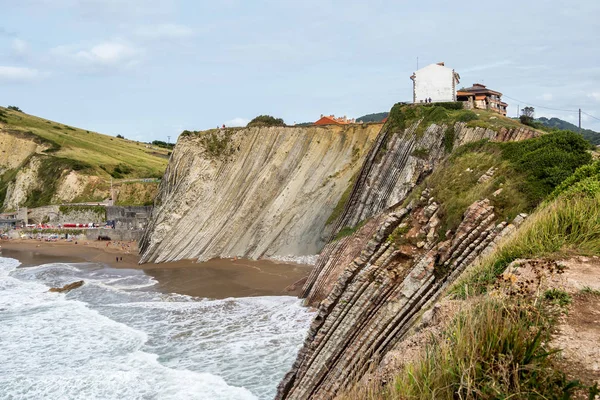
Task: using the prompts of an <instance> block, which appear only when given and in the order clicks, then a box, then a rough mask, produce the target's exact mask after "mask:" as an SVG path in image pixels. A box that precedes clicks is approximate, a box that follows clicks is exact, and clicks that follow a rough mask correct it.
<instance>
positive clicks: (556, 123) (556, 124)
mask: <svg viewBox="0 0 600 400" xmlns="http://www.w3.org/2000/svg"><path fill="white" fill-rule="evenodd" d="M535 121H536V122H539V123H541V124H542V125H544V126H545V127H547V128H551V129H558V130H564V131H571V132H579V127H578V126H576V125H573V124H572V123H570V122H567V121H564V120H562V119H559V118H555V117H553V118H550V119H548V118H546V117H540V118H537V119H536V120H535ZM581 134H582V135H583V138H584V139H585V140H587V141H588V142H590V143H592V144H595V145H600V133H599V132H596V131H593V130H591V129H582V130H581Z"/></svg>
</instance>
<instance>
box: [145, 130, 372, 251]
mask: <svg viewBox="0 0 600 400" xmlns="http://www.w3.org/2000/svg"><path fill="white" fill-rule="evenodd" d="M381 126H382V125H381V124H367V125H351V126H325V127H314V126H313V127H261V128H244V129H232V130H229V129H227V130H225V129H223V130H213V131H208V132H201V133H196V134H190V135H187V136H182V137H181V138H180V139H179V141H178V143H177V146H176V148H175V151H174V152H173V154H172V156H171V160H170V162H169V166H168V167H167V171H166V172H165V175H164V178H163V180H162V182H161V185H160V188H159V195H158V197H157V199H156V204H155V209H154V212H153V216H152V220H151V222H150V223H149V225H148V228H147V230H146V233H145V235H144V237H143V238H142V240H141V242H140V249H141V254H142V262H163V261H175V260H180V259H198V260H200V261H203V260H208V259H210V258H215V257H236V256H237V257H247V258H254V259H256V258H259V257H269V256H275V255H281V256H288V255H294V256H302V255H310V254H316V253H318V252H319V251H320V250H321V249H322V248H323V246H324V245H325V243H326V240H327V237H328V232H327V227H326V221H327V219H328V218H329V216H330V215H331V213H332V211H333V209H334V207H335V206H336V204H337V203H338V201H339V199H340V198H341V197H342V194H343V193H344V192H345V191H346V190H347V189H348V187H349V185H350V181H351V178H352V176H353V175H355V174H356V173H357V171H358V169H359V168H360V166H361V165H362V163H363V160H364V156H365V155H366V153H367V152H368V150H369V148H370V147H371V146H372V144H373V142H374V141H375V139H376V137H377V134H378V133H379V131H380V129H381ZM329 229H331V228H329Z"/></svg>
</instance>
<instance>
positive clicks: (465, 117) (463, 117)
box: [456, 110, 479, 122]
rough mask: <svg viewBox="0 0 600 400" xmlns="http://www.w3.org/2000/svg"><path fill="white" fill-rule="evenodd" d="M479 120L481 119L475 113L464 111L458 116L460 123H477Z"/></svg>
mask: <svg viewBox="0 0 600 400" xmlns="http://www.w3.org/2000/svg"><path fill="white" fill-rule="evenodd" d="M478 118H479V117H478V116H477V114H475V113H474V112H473V111H471V110H464V111H461V112H460V113H459V114H458V116H457V117H456V120H457V121H459V122H469V121H475V120H476V119H478Z"/></svg>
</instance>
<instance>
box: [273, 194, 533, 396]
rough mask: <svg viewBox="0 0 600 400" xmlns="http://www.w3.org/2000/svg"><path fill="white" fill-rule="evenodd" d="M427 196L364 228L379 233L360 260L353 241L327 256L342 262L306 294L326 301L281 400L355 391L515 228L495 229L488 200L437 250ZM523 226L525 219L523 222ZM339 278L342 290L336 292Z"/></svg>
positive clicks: (435, 223)
mask: <svg viewBox="0 0 600 400" xmlns="http://www.w3.org/2000/svg"><path fill="white" fill-rule="evenodd" d="M427 195H428V194H427V193H426V192H425V193H424V196H423V198H422V201H421V202H420V203H418V204H416V205H415V206H413V205H412V204H411V205H409V206H408V207H406V208H401V209H399V210H396V211H394V212H390V213H388V214H387V215H386V216H385V217H383V218H381V219H380V221H379V223H378V224H377V227H376V228H374V227H373V226H370V225H369V224H367V225H365V226H363V227H362V228H361V229H360V230H359V232H358V235H365V234H367V233H368V232H372V231H374V233H373V234H372V236H371V237H370V239H369V240H368V242H367V243H366V245H364V246H358V248H360V249H361V250H360V254H359V255H358V256H357V257H356V258H354V259H353V260H352V261H350V262H346V260H347V258H348V257H349V256H350V254H351V251H350V250H349V249H348V247H349V246H348V243H349V241H351V240H353V239H352V238H347V239H345V240H344V241H343V242H342V243H338V244H337V245H336V246H335V248H333V247H329V248H328V249H327V250H328V252H327V253H324V257H327V258H329V259H337V260H338V263H335V266H332V265H327V263H325V264H324V265H325V268H330V271H329V273H325V274H324V275H323V274H320V273H319V272H317V273H316V275H317V276H318V279H313V281H312V283H308V284H307V286H306V287H305V288H306V289H307V292H306V293H305V294H306V295H307V298H308V299H309V300H310V301H311V302H313V303H315V302H318V301H320V300H321V298H322V297H323V296H325V297H324V298H323V299H322V301H320V304H319V306H318V314H317V316H316V317H315V319H314V321H313V323H312V325H311V327H310V330H309V333H308V336H307V338H306V341H305V344H304V346H303V347H302V349H301V350H300V352H299V354H298V358H297V360H296V362H295V363H294V366H293V368H292V371H290V372H289V373H288V374H287V375H286V377H285V379H284V380H283V381H282V382H281V384H280V386H279V388H278V395H277V399H331V398H333V397H335V395H336V394H337V393H338V392H339V391H340V389H343V388H347V387H349V386H350V385H352V384H353V383H354V382H356V380H357V379H359V378H360V377H361V376H363V375H364V374H365V373H366V372H367V370H369V368H371V367H373V366H376V365H377V363H378V361H379V360H381V359H382V358H383V357H384V356H385V355H386V354H387V353H388V352H389V351H391V350H392V349H393V348H394V346H395V345H396V344H397V343H398V342H399V341H401V340H402V339H403V338H404V337H405V335H406V333H407V331H408V330H409V328H410V327H411V326H412V324H413V323H414V321H415V319H416V318H417V317H418V315H419V313H420V311H421V310H422V309H423V308H424V307H425V306H426V305H427V304H429V303H430V302H432V301H435V299H436V298H437V296H439V294H440V293H441V292H442V290H443V289H444V288H445V287H446V286H447V285H448V284H449V283H450V282H452V281H453V280H454V279H455V278H456V277H457V276H458V275H459V274H460V272H461V271H462V270H464V268H465V267H466V266H467V265H469V264H470V263H471V262H473V260H474V259H475V258H476V257H478V256H479V255H480V254H481V253H482V252H484V251H485V249H486V248H487V247H488V246H492V245H493V244H494V239H495V238H497V237H499V236H500V235H503V232H506V231H507V230H511V229H513V227H512V224H511V225H507V224H506V223H505V222H502V223H500V224H496V223H495V219H496V218H495V214H494V210H493V207H492V206H491V205H490V202H489V201H488V200H487V199H485V200H481V201H478V202H476V203H474V204H473V205H471V206H470V207H469V208H468V209H467V211H466V212H465V214H464V219H463V221H462V223H461V224H460V226H459V227H458V229H457V231H456V233H455V234H454V235H453V236H452V237H451V238H449V239H448V240H445V241H442V242H439V243H437V244H436V242H437V236H438V232H437V229H438V227H439V219H438V216H437V210H438V207H439V205H437V204H436V203H435V201H432V199H428V197H427ZM521 221H522V217H521V216H520V217H519V218H518V219H517V220H516V223H520V222H521ZM401 224H405V225H403V227H406V229H407V232H406V233H405V234H404V235H403V236H402V238H401V240H400V243H392V242H391V241H390V240H389V237H390V234H391V233H392V232H393V231H394V230H395V229H396V228H398V226H400V225H401ZM423 238H425V239H424V240H422V239H423ZM330 246H332V245H330ZM342 265H343V267H342ZM340 268H342V269H341V270H340ZM336 269H337V271H336ZM324 270H325V269H321V271H320V272H323V271H324ZM319 275H320V276H319ZM331 277H335V279H334V280H335V284H334V285H333V287H331V289H329V287H328V285H330V282H331ZM323 282H329V283H328V284H327V283H325V284H323Z"/></svg>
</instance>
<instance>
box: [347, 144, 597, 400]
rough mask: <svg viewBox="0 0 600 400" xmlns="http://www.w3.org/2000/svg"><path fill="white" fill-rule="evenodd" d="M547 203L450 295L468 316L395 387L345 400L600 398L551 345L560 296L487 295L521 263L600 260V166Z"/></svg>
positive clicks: (574, 178)
mask: <svg viewBox="0 0 600 400" xmlns="http://www.w3.org/2000/svg"><path fill="white" fill-rule="evenodd" d="M538 140H539V139H538ZM546 140H548V139H546ZM526 147H527V146H526ZM529 148H530V149H531V146H529ZM545 152H546V153H547V151H545ZM466 154H467V153H466ZM481 156H482V155H481V154H480V155H479V157H481ZM484 158H485V157H484ZM547 199H548V200H546V201H545V202H543V203H542V204H541V205H540V206H539V207H538V209H537V210H536V211H535V213H534V214H533V215H532V216H531V217H530V218H528V220H527V221H526V222H525V223H524V225H523V226H522V227H521V228H520V229H519V230H518V231H517V232H516V234H515V235H513V236H511V237H509V238H508V240H506V241H504V242H503V243H502V244H501V245H500V247H498V248H497V249H496V250H495V251H494V252H493V253H492V254H491V255H489V256H488V257H487V258H485V259H484V260H482V261H481V262H480V263H479V264H477V265H475V266H473V267H472V268H471V269H470V270H468V271H467V273H465V274H464V275H463V277H462V278H461V279H460V280H459V281H458V282H457V283H456V284H455V285H454V287H453V288H452V289H451V290H450V295H451V296H454V297H455V298H458V299H465V300H467V301H466V302H465V303H464V311H463V312H461V313H459V314H458V315H457V316H456V317H454V318H453V319H452V320H451V321H450V323H449V324H448V326H447V327H446V328H444V329H443V331H442V332H441V334H440V336H439V337H432V338H431V340H430V342H429V344H428V346H427V347H426V348H425V349H422V352H421V354H420V355H419V356H418V357H417V358H416V359H415V360H414V361H413V362H411V363H409V364H407V365H405V366H404V367H402V368H401V369H400V370H399V371H397V373H396V378H395V380H394V381H393V382H390V383H388V384H383V385H382V384H381V382H375V383H372V384H360V385H357V386H356V387H354V388H353V389H351V390H350V391H349V392H348V393H346V394H344V395H342V396H341V397H340V399H344V400H357V399H361V400H365V399H372V400H376V399H377V400H381V399H431V398H436V399H455V398H462V399H498V398H504V399H508V398H511V399H531V398H540V399H559V398H560V399H569V398H587V397H588V396H590V397H589V398H594V395H595V394H598V391H597V388H596V387H588V386H586V384H587V383H586V382H584V383H581V382H577V381H571V380H569V379H567V378H566V374H565V372H569V373H570V374H572V375H575V376H577V375H578V371H565V370H564V366H563V364H561V360H560V358H558V356H557V355H556V354H555V353H554V351H555V350H554V349H552V348H549V346H548V342H549V340H550V338H551V335H552V333H553V332H554V331H555V329H556V324H557V317H558V315H557V309H556V301H555V299H554V297H555V296H548V292H545V293H544V294H543V295H542V296H541V297H540V298H536V297H533V298H527V297H516V298H512V297H502V296H498V295H494V296H489V295H487V292H488V291H490V289H493V287H494V284H495V282H496V281H497V278H498V276H499V275H500V274H502V272H503V271H504V270H505V269H506V267H507V266H508V265H509V264H510V263H511V262H512V261H514V260H516V259H518V258H538V257H550V258H557V257H558V258H560V257H563V256H572V255H574V254H583V255H592V256H593V255H600V161H596V162H595V163H593V164H586V165H584V166H581V167H580V168H579V169H577V171H576V172H575V173H574V174H572V175H571V176H570V177H569V178H567V179H566V180H564V181H563V182H562V183H561V184H559V185H558V186H556V188H555V189H554V191H553V192H552V193H551V194H550V195H549V196H548V197H547ZM557 293H558V291H557ZM551 294H552V293H551ZM558 294H559V295H561V294H562V295H564V293H558Z"/></svg>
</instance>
